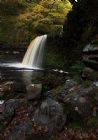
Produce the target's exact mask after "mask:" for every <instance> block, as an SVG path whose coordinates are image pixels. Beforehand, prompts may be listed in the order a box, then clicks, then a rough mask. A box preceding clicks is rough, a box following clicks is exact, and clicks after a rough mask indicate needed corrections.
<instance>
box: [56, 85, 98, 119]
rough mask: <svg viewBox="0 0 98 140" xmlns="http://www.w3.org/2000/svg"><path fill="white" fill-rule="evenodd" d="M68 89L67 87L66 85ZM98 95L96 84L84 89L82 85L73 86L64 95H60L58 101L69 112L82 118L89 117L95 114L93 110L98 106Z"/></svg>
mask: <svg viewBox="0 0 98 140" xmlns="http://www.w3.org/2000/svg"><path fill="white" fill-rule="evenodd" d="M65 87H66V85H65ZM97 95H98V87H97V86H95V85H94V83H92V84H90V85H89V86H88V87H83V86H82V85H78V84H77V85H75V86H74V85H73V86H72V87H71V88H69V89H68V90H67V94H66V91H65V93H64V92H63V94H61V93H59V95H58V100H59V101H60V102H62V103H64V105H65V108H66V107H67V108H66V110H67V111H68V112H70V113H71V114H72V116H73V117H74V118H75V117H76V116H75V115H73V114H75V113H77V114H79V115H80V116H81V117H84V118H86V117H88V116H91V115H92V114H93V108H94V107H95V106H96V105H95V104H96V102H97V100H95V97H96V99H97ZM77 116H78V115H77Z"/></svg>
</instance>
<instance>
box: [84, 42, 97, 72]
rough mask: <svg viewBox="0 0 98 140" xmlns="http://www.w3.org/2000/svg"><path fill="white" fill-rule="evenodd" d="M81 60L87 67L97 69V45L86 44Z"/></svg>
mask: <svg viewBox="0 0 98 140" xmlns="http://www.w3.org/2000/svg"><path fill="white" fill-rule="evenodd" d="M83 62H84V63H85V65H86V66H87V67H90V68H92V69H95V70H98V46H97V45H96V44H88V45H87V46H86V47H85V48H84V49H83Z"/></svg>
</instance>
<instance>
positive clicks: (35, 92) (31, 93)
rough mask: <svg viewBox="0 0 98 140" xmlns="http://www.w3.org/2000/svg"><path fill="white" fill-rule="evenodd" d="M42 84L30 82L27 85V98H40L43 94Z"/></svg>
mask: <svg viewBox="0 0 98 140" xmlns="http://www.w3.org/2000/svg"><path fill="white" fill-rule="evenodd" d="M41 92H42V84H30V85H29V86H28V87H27V95H26V98H27V99H28V100H33V99H38V98H40V96H41Z"/></svg>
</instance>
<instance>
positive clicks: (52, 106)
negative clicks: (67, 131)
mask: <svg viewBox="0 0 98 140" xmlns="http://www.w3.org/2000/svg"><path fill="white" fill-rule="evenodd" d="M36 102H37V104H35V101H33V102H31V101H28V100H26V99H10V100H8V101H5V102H2V104H1V105H0V122H1V121H3V127H1V128H0V131H1V136H2V138H4V139H5V140H14V139H15V140H18V139H20V138H21V139H22V140H25V139H28V137H30V136H34V135H35V134H37V135H39V136H40V135H43V136H50V135H51V134H53V133H55V132H57V131H58V130H61V129H62V128H63V126H64V124H65V122H66V116H65V115H64V114H63V109H62V106H61V105H60V104H59V103H58V102H57V101H55V100H53V99H51V98H48V97H47V98H46V99H45V100H43V101H41V102H39V101H36ZM38 102H39V103H38Z"/></svg>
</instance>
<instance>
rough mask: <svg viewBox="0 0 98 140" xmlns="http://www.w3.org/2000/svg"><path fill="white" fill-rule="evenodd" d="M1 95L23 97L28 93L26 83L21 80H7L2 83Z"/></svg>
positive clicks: (0, 86) (0, 87)
mask: <svg viewBox="0 0 98 140" xmlns="http://www.w3.org/2000/svg"><path fill="white" fill-rule="evenodd" d="M0 91H1V93H0V95H1V96H5V97H9V98H13V97H23V96H24V94H23V93H26V88H25V85H24V84H22V83H20V82H14V81H7V82H5V83H2V84H1V85H0Z"/></svg>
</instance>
